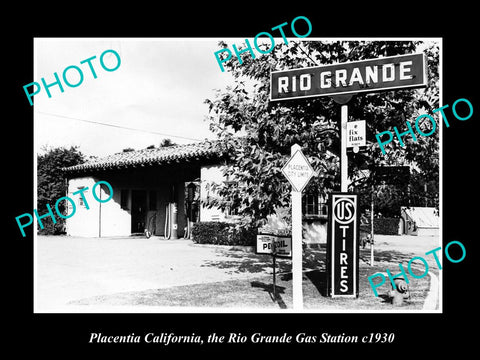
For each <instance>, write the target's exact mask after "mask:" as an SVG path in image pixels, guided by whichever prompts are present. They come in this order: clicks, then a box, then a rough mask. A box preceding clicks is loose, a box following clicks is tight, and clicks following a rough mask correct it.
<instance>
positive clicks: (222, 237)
mask: <svg viewBox="0 0 480 360" xmlns="http://www.w3.org/2000/svg"><path fill="white" fill-rule="evenodd" d="M256 239H257V230H256V229H255V228H254V227H253V226H243V227H239V226H235V224H234V223H227V222H220V221H208V222H198V223H195V224H193V228H192V240H193V241H194V242H195V243H197V244H215V245H245V246H252V245H255V242H256Z"/></svg>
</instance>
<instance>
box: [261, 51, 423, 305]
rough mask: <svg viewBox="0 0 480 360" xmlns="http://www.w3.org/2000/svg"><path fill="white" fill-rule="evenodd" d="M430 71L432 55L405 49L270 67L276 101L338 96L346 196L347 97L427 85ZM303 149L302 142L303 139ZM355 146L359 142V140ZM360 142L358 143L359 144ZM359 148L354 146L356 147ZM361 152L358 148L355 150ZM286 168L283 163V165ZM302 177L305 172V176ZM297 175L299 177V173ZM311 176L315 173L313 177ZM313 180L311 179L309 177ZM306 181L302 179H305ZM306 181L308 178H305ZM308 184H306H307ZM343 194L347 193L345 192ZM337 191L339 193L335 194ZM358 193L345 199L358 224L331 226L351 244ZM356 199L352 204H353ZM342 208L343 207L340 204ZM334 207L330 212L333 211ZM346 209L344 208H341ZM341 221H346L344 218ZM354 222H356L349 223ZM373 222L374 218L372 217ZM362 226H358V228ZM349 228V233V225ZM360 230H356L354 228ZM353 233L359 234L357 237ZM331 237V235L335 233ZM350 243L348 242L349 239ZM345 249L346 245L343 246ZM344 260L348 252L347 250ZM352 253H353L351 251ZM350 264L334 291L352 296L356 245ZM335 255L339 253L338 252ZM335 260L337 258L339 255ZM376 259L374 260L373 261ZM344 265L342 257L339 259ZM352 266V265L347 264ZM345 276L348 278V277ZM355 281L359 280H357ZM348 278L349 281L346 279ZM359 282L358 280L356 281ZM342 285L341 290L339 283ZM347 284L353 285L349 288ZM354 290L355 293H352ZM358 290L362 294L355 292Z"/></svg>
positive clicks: (297, 286) (297, 258)
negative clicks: (354, 58) (337, 60)
mask: <svg viewBox="0 0 480 360" xmlns="http://www.w3.org/2000/svg"><path fill="white" fill-rule="evenodd" d="M427 85H428V77H427V57H426V55H425V54H422V53H417V54H405V55H397V56H386V57H380V58H375V59H368V60H360V61H351V62H344V63H337V64H328V65H321V66H314V67H305V68H300V69H291V70H281V71H272V72H271V73H270V101H282V100H289V99H300V98H309V97H319V96H330V97H332V98H333V100H334V101H335V102H337V104H340V105H341V119H340V140H341V149H340V170H341V174H340V178H341V191H342V193H344V194H343V195H344V196H347V195H348V194H345V192H347V190H348V184H347V181H348V156H347V126H348V125H347V124H348V107H347V103H348V101H349V100H350V98H351V97H352V95H354V94H361V93H369V92H378V91H383V90H394V89H406V88H410V89H414V88H422V87H427ZM294 146H297V148H296V149H297V150H298V149H299V148H300V147H299V146H298V145H294ZM354 146H355V145H354ZM357 146H358V145H357ZM355 149H356V148H354V151H355ZM297 150H294V147H293V146H292V158H293V157H294V154H295V151H297ZM355 152H356V151H355ZM283 170H284V169H282V171H283ZM290 172H292V174H294V172H295V169H294V168H292V169H291V171H290ZM284 174H285V176H287V178H289V176H288V174H287V173H286V172H284ZM299 178H301V176H299ZM294 179H295V177H294ZM308 180H310V179H308ZM308 180H307V182H308ZM289 181H290V183H291V184H292V193H291V196H292V241H293V255H294V258H293V264H292V265H293V266H292V272H293V303H294V308H301V307H302V306H303V303H302V287H301V281H302V273H301V272H302V269H301V266H302V256H301V254H302V247H301V241H302V222H301V206H302V195H301V190H299V189H298V186H297V185H295V182H299V181H295V180H294V181H292V180H291V179H289ZM299 183H300V184H301V182H299ZM305 184H306V183H305ZM302 189H303V187H302ZM340 195H341V194H340ZM332 196H333V194H332ZM351 196H354V199H350V200H345V202H341V203H343V204H345V209H344V210H343V211H346V209H347V208H348V209H350V206H351V202H350V201H352V202H353V203H354V204H355V208H354V209H355V214H356V216H357V218H356V220H351V221H352V224H353V225H352V226H354V229H353V230H352V229H351V228H350V225H348V226H347V225H345V224H343V225H338V224H337V225H338V226H341V227H339V228H338V229H341V230H338V229H331V226H330V225H331V224H332V222H329V231H333V234H334V235H335V236H337V235H338V234H339V233H340V232H341V233H342V234H343V235H344V238H343V239H341V240H340V243H342V248H343V243H345V244H346V242H347V240H348V239H349V240H348V241H349V243H352V244H353V245H351V246H353V249H355V248H356V247H357V246H358V233H356V235H352V234H353V233H352V231H353V232H355V231H356V232H358V214H357V198H356V195H351ZM348 204H350V205H348ZM331 211H335V206H333V207H332V209H331ZM339 211H340V210H339ZM330 213H331V212H329V216H330ZM339 214H340V213H339ZM338 219H340V217H338V218H336V217H335V216H334V217H333V221H336V220H338ZM338 223H339V224H341V222H340V221H338ZM349 224H350V223H349ZM372 226H373V223H372ZM355 229H356V230H355ZM347 230H348V234H349V235H347V232H345V231H347ZM354 230H355V231H354ZM352 236H353V237H352ZM329 239H330V237H329ZM331 241H333V243H334V244H337V242H335V240H334V239H332V240H331ZM345 246H346V245H345ZM330 251H332V256H334V255H335V254H336V253H335V251H337V252H338V249H337V248H334V249H330ZM342 251H343V250H342ZM341 254H349V252H341ZM372 254H373V244H372ZM341 256H342V259H343V260H342V261H345V260H344V257H345V256H346V255H341ZM347 256H348V255H347ZM350 256H353V258H352V257H351V258H350V262H349V264H357V265H355V269H354V270H351V269H350V268H351V265H348V266H347V265H345V266H346V267H341V269H343V270H340V271H342V273H341V274H340V276H347V277H348V279H347V278H342V277H340V282H339V283H338V284H337V283H335V282H333V281H336V280H337V279H338V274H337V273H334V274H333V275H332V278H331V279H330V280H331V281H332V283H331V285H332V286H333V292H332V296H333V295H334V296H336V295H337V294H339V296H345V293H348V294H349V296H358V274H357V275H355V278H353V275H351V274H350V272H349V273H348V274H347V273H345V271H347V270H348V271H354V272H355V271H357V272H358V251H357V250H354V251H353V253H351V255H350ZM332 259H333V260H335V258H332ZM333 260H332V261H333ZM372 263H373V261H372ZM335 264H337V265H338V259H336V262H334V263H333V265H335ZM345 269H347V270H345ZM333 270H335V271H338V269H334V268H332V271H333ZM344 280H348V281H347V283H345V281H344ZM352 281H353V283H352ZM345 284H346V285H345ZM353 285H354V286H353ZM338 287H340V290H339V289H338ZM345 289H347V290H345ZM352 291H353V293H352ZM355 294H356V295H355Z"/></svg>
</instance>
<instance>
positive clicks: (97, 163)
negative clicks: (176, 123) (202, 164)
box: [62, 141, 221, 173]
mask: <svg viewBox="0 0 480 360" xmlns="http://www.w3.org/2000/svg"><path fill="white" fill-rule="evenodd" d="M214 144H215V141H204V142H198V143H191V144H185V145H175V146H168V147H161V148H155V149H143V150H136V151H127V152H121V153H116V154H113V155H108V156H106V157H103V158H97V159H91V160H88V161H87V162H85V163H83V164H79V165H74V166H69V167H66V168H62V171H64V172H67V173H69V172H82V171H86V170H110V169H122V168H132V167H141V166H152V165H165V164H169V163H172V162H175V163H181V162H188V161H192V160H201V159H208V158H215V157H220V156H221V154H220V152H219V151H218V150H217V148H216V147H215V146H213V145H214Z"/></svg>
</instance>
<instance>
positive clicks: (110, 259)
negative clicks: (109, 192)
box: [35, 235, 440, 312]
mask: <svg viewBox="0 0 480 360" xmlns="http://www.w3.org/2000/svg"><path fill="white" fill-rule="evenodd" d="M375 240H376V243H375V266H374V267H370V266H369V262H370V250H369V245H367V248H366V249H364V250H362V251H361V252H360V270H361V289H362V288H363V290H362V291H363V293H362V291H361V293H360V295H361V298H362V299H363V298H364V297H365V296H373V294H370V293H371V289H369V288H368V282H367V280H366V277H367V276H368V275H371V274H373V273H374V272H379V271H385V270H386V269H387V268H388V269H390V270H391V271H392V273H397V272H398V271H396V269H398V263H399V262H403V263H404V264H406V262H408V260H410V259H411V258H412V257H413V256H421V255H424V254H425V252H427V251H429V250H432V249H434V248H436V247H438V246H440V245H439V241H438V238H434V237H423V238H422V237H415V236H380V235H377V236H376V237H375ZM306 255H307V256H305V258H304V270H305V273H304V297H305V308H306V309H308V308H311V309H318V308H321V309H323V308H329V307H332V308H338V306H337V305H340V307H341V306H342V305H341V304H340V303H341V302H339V301H336V302H331V299H329V298H326V297H325V296H323V295H322V294H321V291H320V289H318V287H317V286H318V284H319V281H318V279H319V276H320V278H321V275H319V271H323V270H324V269H323V267H324V263H323V262H322V259H324V257H325V255H324V249H310V250H308V251H307V252H306ZM424 257H425V258H426V259H427V260H428V262H429V265H430V271H433V272H434V273H436V274H438V268H437V267H436V263H435V260H434V259H433V257H432V256H431V255H430V256H428V257H427V256H424ZM430 258H431V259H430ZM277 264H278V268H277V271H278V273H279V274H280V275H279V277H278V278H277V279H278V281H279V284H281V286H283V288H284V290H283V291H284V295H283V298H282V299H281V301H277V304H276V303H275V302H273V303H272V304H273V307H274V308H275V307H276V308H285V307H290V306H289V305H290V303H291V281H290V280H289V278H288V273H289V272H290V271H291V264H290V260H285V259H279V261H278V262H277ZM271 265H272V260H271V257H270V256H268V255H256V254H254V253H252V252H246V251H239V250H230V249H229V248H228V247H218V246H203V245H196V244H193V243H192V242H191V241H189V240H175V241H165V240H162V239H159V238H150V239H145V238H140V237H139V238H131V237H129V238H102V239H98V238H76V237H66V236H38V238H37V262H36V298H35V300H36V306H35V311H36V312H72V311H73V312H75V311H78V307H79V306H80V308H81V309H82V310H81V311H86V310H85V307H86V306H85V305H95V306H100V305H102V304H103V305H107V306H108V305H134V306H137V305H138V306H139V307H141V306H147V307H148V306H149V305H151V306H156V305H157V306H168V305H169V301H171V305H172V306H180V307H181V306H194V304H195V302H196V301H198V302H197V303H198V304H201V305H203V306H207V305H208V304H211V305H212V306H213V307H216V306H219V307H220V306H229V301H230V302H231V303H230V306H235V305H239V304H240V305H241V304H242V297H243V300H244V301H246V303H244V306H245V307H250V306H252V307H255V305H259V306H267V307H268V306H269V304H270V301H271V299H270V296H271V293H270V292H269V288H268V286H267V285H265V286H263V288H262V289H260V286H259V287H254V286H253V285H251V284H268V283H269V281H268V280H269V279H271V272H272V266H271ZM420 273H421V271H420ZM362 274H363V275H362ZM422 280H423V281H422V282H421V283H420V282H419V281H417V280H416V281H417V283H416V284H417V289H416V291H417V293H415V296H414V298H413V300H412V302H411V303H410V304H409V305H408V306H409V307H407V308H408V309H419V308H421V304H422V299H423V298H424V297H425V296H426V291H427V290H428V277H426V278H424V279H422ZM320 282H321V281H320ZM363 282H366V285H365V284H363ZM208 284H210V285H208ZM245 284H247V285H245ZM362 284H363V286H362ZM206 285H208V286H206ZM201 289H208V294H209V295H208V296H206V297H202V296H203V295H202V294H199V291H201ZM225 289H227V290H228V291H226V292H225ZM235 289H237V290H238V292H239V294H240V295H241V296H240V297H238V296H237V297H236V298H237V299H236V300H235V301H234V300H232V299H233V298H234V297H235V296H233V295H232V299H230V300H229V299H228V294H229V292H230V293H232V292H235V291H236V290H235ZM368 290H370V293H365V292H367V291H368ZM388 290H389V289H388V287H387V286H383V287H381V288H379V293H380V295H381V296H380V297H379V298H377V299H375V300H374V301H377V300H378V301H377V302H378V304H379V306H378V308H379V309H386V308H387V307H388V308H390V307H389V306H390V305H388V301H387V299H386V297H385V296H382V294H384V293H387V292H388ZM252 291H257V293H256V294H257V295H253V297H252V294H251V292H252ZM259 291H261V293H260V292H259ZM319 293H320V294H319ZM185 294H187V295H188V294H191V296H192V299H194V300H191V299H190V300H191V301H190V300H189V299H185V300H184V301H182V296H183V297H185ZM212 296H213V297H216V298H215V299H214V298H212ZM255 296H259V304H255ZM169 299H170V300H169ZM205 299H207V300H208V299H210V300H209V301H207V300H205ZM247 300H248V301H247ZM350 301H351V300H350ZM349 304H350V305H349ZM351 304H353V303H348V302H347V303H345V304H344V307H345V306H346V307H350V306H354V305H351ZM356 304H357V305H356V306H357V308H359V309H369V308H371V306H372V302H371V301H367V302H357V303H356ZM386 304H387V305H386ZM87 308H90V307H89V306H87ZM92 309H93V308H92ZM104 309H106V308H105V307H104ZM110 311H112V310H110Z"/></svg>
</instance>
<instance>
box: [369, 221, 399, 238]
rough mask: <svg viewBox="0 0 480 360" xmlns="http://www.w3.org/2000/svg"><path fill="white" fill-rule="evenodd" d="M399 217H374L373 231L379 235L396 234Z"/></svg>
mask: <svg viewBox="0 0 480 360" xmlns="http://www.w3.org/2000/svg"><path fill="white" fill-rule="evenodd" d="M399 221H400V219H399V218H376V219H375V220H374V222H373V231H374V233H375V234H379V235H398V222H399Z"/></svg>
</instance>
